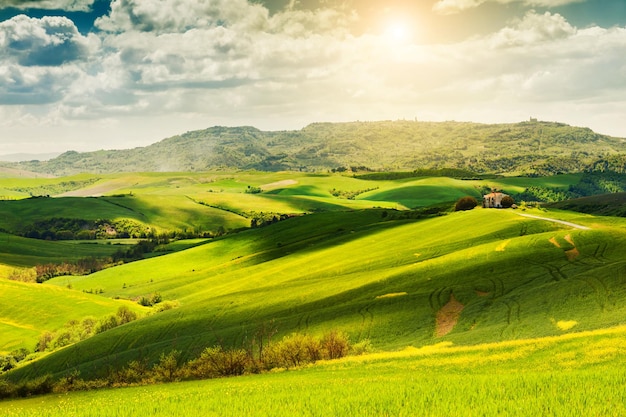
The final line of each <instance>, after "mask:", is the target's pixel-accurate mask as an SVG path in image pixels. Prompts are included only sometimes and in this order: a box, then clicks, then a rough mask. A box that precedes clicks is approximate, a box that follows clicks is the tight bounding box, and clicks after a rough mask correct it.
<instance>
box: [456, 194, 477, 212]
mask: <svg viewBox="0 0 626 417" xmlns="http://www.w3.org/2000/svg"><path fill="white" fill-rule="evenodd" d="M477 205H478V201H476V199H475V198H474V197H470V196H467V197H461V198H459V200H458V201H457V202H456V205H455V206H454V211H463V210H472V209H473V208H474V207H476V206H477Z"/></svg>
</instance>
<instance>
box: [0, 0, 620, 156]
mask: <svg viewBox="0 0 626 417" xmlns="http://www.w3.org/2000/svg"><path fill="white" fill-rule="evenodd" d="M624 109H626V0H384V1H383V0H112V1H111V0H0V155H3V154H11V153H21V152H26V153H44V152H63V151H67V150H77V151H91V150H98V149H123V148H133V147H138V146H146V145H149V144H151V143H154V142H157V141H159V140H161V139H163V138H166V137H169V136H172V135H175V134H180V133H184V132H186V131H190V130H197V129H204V128H208V127H211V126H215V125H221V126H244V125H245V126H255V127H257V128H259V129H262V130H292V129H301V128H303V127H304V126H306V125H308V124H310V123H314V122H344V121H356V120H361V121H364V120H370V121H374V120H400V119H406V120H420V121H445V120H456V121H473V122H481V123H511V122H520V121H523V120H528V119H529V118H530V117H534V118H538V119H540V120H547V121H558V122H563V123H568V124H571V125H575V126H585V127H590V128H592V129H593V130H595V131H597V132H599V133H603V134H609V135H613V136H619V137H626V117H624V114H625V111H624Z"/></svg>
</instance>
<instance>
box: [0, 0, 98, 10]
mask: <svg viewBox="0 0 626 417" xmlns="http://www.w3.org/2000/svg"><path fill="white" fill-rule="evenodd" d="M94 1H95V0H2V3H0V9H4V8H9V7H13V8H16V9H19V10H25V9H44V10H66V11H70V12H87V11H89V10H91V6H92V5H93V3H94Z"/></svg>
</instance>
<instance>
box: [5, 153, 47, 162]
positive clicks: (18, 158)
mask: <svg viewBox="0 0 626 417" xmlns="http://www.w3.org/2000/svg"><path fill="white" fill-rule="evenodd" d="M57 156H59V153H58V152H55V153H12V154H7V155H0V161H4V162H22V161H34V160H37V161H47V160H49V159H52V158H56V157H57Z"/></svg>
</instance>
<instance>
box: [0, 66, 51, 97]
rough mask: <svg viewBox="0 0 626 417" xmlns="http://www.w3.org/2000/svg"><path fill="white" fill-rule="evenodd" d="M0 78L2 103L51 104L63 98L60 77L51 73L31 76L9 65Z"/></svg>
mask: <svg viewBox="0 0 626 417" xmlns="http://www.w3.org/2000/svg"><path fill="white" fill-rule="evenodd" d="M2 75H3V76H2V77H1V78H0V104H6V105H20V104H49V103H54V102H56V101H58V100H60V99H61V93H60V89H59V83H58V81H59V80H58V79H56V77H54V76H53V75H52V74H50V73H43V74H38V75H39V76H35V77H33V76H30V75H31V74H25V73H24V72H23V71H21V70H20V69H19V68H16V67H9V68H6V69H5V70H4V71H3V74H2Z"/></svg>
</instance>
